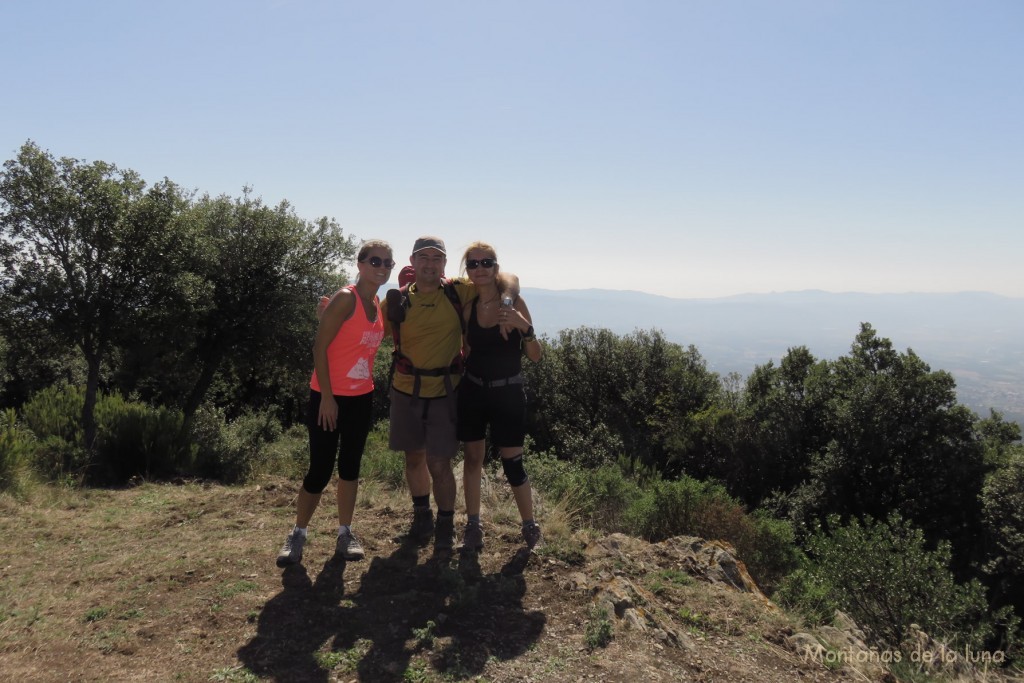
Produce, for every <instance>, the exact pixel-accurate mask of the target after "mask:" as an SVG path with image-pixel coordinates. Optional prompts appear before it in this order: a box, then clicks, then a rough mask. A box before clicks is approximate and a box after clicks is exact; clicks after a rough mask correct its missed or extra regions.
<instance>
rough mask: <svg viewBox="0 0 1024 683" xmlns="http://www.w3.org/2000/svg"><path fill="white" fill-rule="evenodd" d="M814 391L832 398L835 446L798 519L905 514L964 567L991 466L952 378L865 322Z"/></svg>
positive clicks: (818, 458)
mask: <svg viewBox="0 0 1024 683" xmlns="http://www.w3.org/2000/svg"><path fill="white" fill-rule="evenodd" d="M814 391H815V392H821V395H823V396H827V398H826V400H825V414H824V416H823V418H822V419H823V430H824V434H825V436H826V437H827V439H828V441H827V443H825V444H824V446H823V447H822V448H820V450H818V452H816V453H815V454H814V455H813V460H812V462H811V465H810V468H809V473H810V476H809V480H808V482H807V484H805V485H804V486H802V487H801V489H800V490H798V491H797V492H796V493H795V496H794V498H795V501H796V507H797V508H798V511H799V513H800V516H801V517H803V519H805V520H809V519H814V518H818V519H821V518H824V516H826V515H828V514H833V513H834V514H839V515H842V516H844V517H852V516H866V515H867V516H871V517H874V518H876V519H883V518H885V517H887V516H888V515H889V513H890V512H892V511H894V510H899V511H900V512H901V514H903V515H904V516H905V517H906V518H908V519H910V520H912V521H913V522H914V523H915V524H916V525H918V526H919V527H920V528H922V529H924V530H925V532H926V533H927V534H928V537H929V538H930V539H931V540H933V541H934V540H938V539H949V540H951V541H953V543H954V548H955V550H956V551H957V566H958V567H959V569H960V570H962V569H964V567H965V566H966V562H967V561H968V560H969V559H970V556H971V553H972V552H973V551H974V546H975V544H976V538H975V537H976V535H977V533H976V532H977V529H978V526H977V525H978V522H979V515H980V509H979V504H978V494H979V493H980V492H981V484H982V477H983V462H982V447H981V443H980V441H979V440H978V438H977V437H976V435H975V432H974V421H975V417H974V415H973V413H971V411H969V410H968V409H967V408H965V407H963V406H961V405H959V404H957V402H956V385H955V382H954V381H953V378H952V376H950V375H949V373H947V372H943V371H937V372H932V371H931V369H930V368H929V367H928V365H927V364H926V363H925V362H924V361H923V360H921V358H920V357H918V356H917V355H916V354H915V353H914V352H913V351H909V350H908V351H907V353H899V352H897V351H895V350H894V349H893V348H892V342H890V341H889V340H888V339H884V338H880V337H878V336H877V334H876V333H875V330H874V329H872V327H871V326H870V325H868V324H862V325H861V331H860V333H859V334H858V335H857V337H856V339H855V340H854V343H853V345H852V347H851V352H850V354H849V355H848V356H844V357H842V358H839V359H837V360H836V361H833V362H831V363H829V364H828V373H827V375H825V376H821V377H818V378H817V383H816V385H815V386H814Z"/></svg>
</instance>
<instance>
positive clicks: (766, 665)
mask: <svg viewBox="0 0 1024 683" xmlns="http://www.w3.org/2000/svg"><path fill="white" fill-rule="evenodd" d="M297 487H298V484H297V482H293V481H288V480H284V479H279V480H272V481H271V480H268V481H263V482H261V483H260V484H259V485H248V486H245V487H223V486H219V485H208V484H199V483H180V484H177V485H173V484H151V483H145V484H141V485H139V486H136V487H133V488H128V489H124V490H86V491H69V490H59V489H47V488H44V489H41V490H40V491H37V492H36V493H35V494H33V497H32V499H31V500H30V501H29V502H17V501H14V500H13V499H11V498H9V497H0V532H2V533H3V536H4V540H5V543H4V547H5V551H4V553H3V559H2V560H0V672H2V675H0V677H2V678H3V679H5V680H29V681H111V680H123V681H211V680H213V681H288V682H292V681H458V680H480V681H496V682H497V681H517V682H518V681H631V682H634V681H708V682H712V681H734V682H739V681H745V682H750V683H755V682H762V681H764V682H768V681H771V682H778V683H782V682H787V683H788V682H790V681H796V680H800V681H838V680H864V679H863V678H861V677H858V676H855V675H854V674H853V673H852V672H850V671H847V670H842V669H835V668H833V669H830V668H827V667H826V666H824V665H823V664H821V663H817V662H814V661H804V660H803V659H802V658H801V657H799V656H797V654H795V653H794V652H792V651H791V650H790V649H788V647H787V646H786V641H785V638H786V636H787V635H789V634H791V633H792V632H793V629H794V623H793V621H792V619H791V618H790V617H788V616H787V615H785V614H784V613H782V612H781V611H779V610H778V609H777V608H774V607H773V606H771V605H769V604H765V603H764V602H763V601H759V600H756V599H754V598H753V597H751V596H750V595H749V594H741V593H738V592H736V591H732V590H728V589H726V588H723V587H721V586H716V585H710V584H708V583H706V582H704V581H702V580H700V579H699V578H693V577H687V576H685V575H683V574H682V573H680V572H679V571H678V568H674V567H671V566H667V565H666V566H658V565H657V564H656V563H655V564H652V562H656V560H649V561H646V562H643V563H641V564H640V565H636V566H634V565H632V563H631V562H628V561H625V560H623V558H622V557H621V556H620V557H617V558H611V557H592V556H588V555H587V553H585V552H583V550H582V548H583V546H584V542H585V541H586V540H587V538H586V537H583V536H581V535H579V534H576V535H574V536H569V535H568V533H563V534H561V535H557V534H555V535H552V536H551V537H549V543H548V545H547V547H545V549H543V550H541V551H540V552H537V553H532V554H531V553H528V552H526V551H525V549H524V548H523V547H522V541H521V538H520V536H519V530H518V527H517V526H516V524H515V521H514V519H511V517H510V516H506V517H509V518H508V519H504V520H503V521H501V520H499V521H497V522H493V521H492V522H490V523H489V525H488V527H487V529H488V536H487V539H486V547H485V549H484V551H483V552H482V553H480V554H479V555H478V556H477V555H475V554H474V555H468V556H467V555H462V554H460V553H458V552H456V553H453V554H451V555H436V554H434V553H433V551H432V548H430V547H429V546H426V547H421V546H420V545H418V544H416V543H414V542H412V541H411V540H409V539H407V538H406V537H405V536H404V532H405V530H406V529H407V527H408V522H409V514H408V510H409V508H408V507H407V505H408V503H407V499H404V498H403V497H401V496H398V495H395V494H393V493H392V494H388V493H387V492H382V491H369V492H366V493H365V494H363V495H361V500H360V507H359V508H358V509H357V512H356V524H355V529H356V530H357V533H358V534H359V536H360V538H361V539H362V541H363V545H364V546H365V548H366V551H367V557H366V559H365V560H362V561H359V562H345V561H343V560H341V559H339V558H336V557H334V556H333V551H334V533H335V530H334V523H333V519H334V514H333V508H332V505H333V503H332V501H331V500H330V498H331V497H330V496H325V497H324V501H322V502H321V506H320V509H319V510H318V512H317V514H316V516H315V517H314V520H313V523H312V524H311V526H310V540H309V542H308V544H307V546H306V554H305V557H304V560H303V563H302V565H300V566H295V567H290V568H287V569H284V570H282V569H278V568H277V567H276V566H275V563H274V560H275V556H276V553H277V549H278V548H279V547H280V545H281V543H282V541H283V540H284V536H285V535H286V533H287V531H288V530H289V528H290V525H291V523H292V520H293V516H294V501H295V494H296V491H297ZM495 517H500V516H498V515H495ZM540 518H541V521H542V522H543V521H544V517H543V515H541V516H540ZM553 531H555V530H553ZM591 540H592V539H591ZM652 557H653V556H652ZM614 577H623V578H628V579H629V580H631V581H633V582H635V583H636V584H638V585H642V586H645V591H646V592H645V595H648V596H656V598H655V599H654V600H653V602H655V603H656V604H647V605H645V606H644V610H646V613H649V614H656V615H658V617H659V619H661V620H662V622H663V623H664V624H668V625H669V626H666V628H668V629H669V630H670V631H673V632H675V633H676V634H677V635H678V638H675V639H673V638H666V636H665V633H664V632H663V631H655V632H644V631H642V630H639V629H637V628H632V627H630V625H629V624H628V623H627V620H624V619H619V618H617V616H616V615H615V614H608V613H604V614H602V613H600V612H599V611H598V609H597V608H596V607H595V603H594V600H593V591H592V590H591V589H590V588H588V587H587V586H590V585H592V583H593V582H594V581H600V580H602V579H608V578H614Z"/></svg>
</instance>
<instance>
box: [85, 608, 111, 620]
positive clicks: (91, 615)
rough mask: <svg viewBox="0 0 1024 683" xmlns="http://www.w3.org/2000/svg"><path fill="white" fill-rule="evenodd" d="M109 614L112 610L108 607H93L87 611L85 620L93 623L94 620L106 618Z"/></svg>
mask: <svg viewBox="0 0 1024 683" xmlns="http://www.w3.org/2000/svg"><path fill="white" fill-rule="evenodd" d="M109 614H110V610H109V609H107V608H106V607H93V608H92V609H90V610H89V611H88V612H86V613H85V617H83V620H84V621H85V622H86V623H92V622H94V621H99V620H100V619H105V618H106V617H107V616H108V615H109Z"/></svg>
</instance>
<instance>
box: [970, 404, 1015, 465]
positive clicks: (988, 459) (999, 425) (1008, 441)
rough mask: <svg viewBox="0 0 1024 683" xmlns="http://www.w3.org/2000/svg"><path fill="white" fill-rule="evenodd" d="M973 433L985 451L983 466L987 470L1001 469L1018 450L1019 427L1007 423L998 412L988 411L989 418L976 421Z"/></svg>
mask: <svg viewBox="0 0 1024 683" xmlns="http://www.w3.org/2000/svg"><path fill="white" fill-rule="evenodd" d="M975 431H976V432H977V434H978V437H979V438H980V439H981V443H982V446H983V448H984V449H985V455H984V459H985V466H986V468H988V469H990V470H991V469H995V468H997V467H1002V466H1004V465H1006V464H1008V463H1009V461H1010V459H1011V457H1012V456H1013V454H1014V453H1015V452H1018V451H1019V449H1020V437H1021V432H1020V425H1019V424H1017V423H1016V422H1007V421H1006V420H1005V419H1003V414H1002V413H1000V412H999V411H998V410H992V409H990V410H989V416H988V417H986V418H984V419H981V420H978V421H977V423H976V424H975Z"/></svg>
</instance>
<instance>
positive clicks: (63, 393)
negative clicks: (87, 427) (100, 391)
mask: <svg viewBox="0 0 1024 683" xmlns="http://www.w3.org/2000/svg"><path fill="white" fill-rule="evenodd" d="M84 405H85V390H83V389H82V388H81V387H75V386H69V385H54V386H51V387H47V388H46V389H43V390H42V391H40V392H38V393H36V394H35V395H33V396H32V398H31V399H29V401H28V402H27V403H25V405H24V406H22V408H21V415H22V419H24V421H25V425H26V426H27V427H28V428H29V429H30V430H32V433H33V434H35V435H36V436H37V437H39V438H40V439H46V438H47V437H51V436H55V437H58V438H60V439H62V440H64V441H67V442H69V443H78V442H80V441H81V440H82V429H81V421H82V408H83V406H84Z"/></svg>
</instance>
